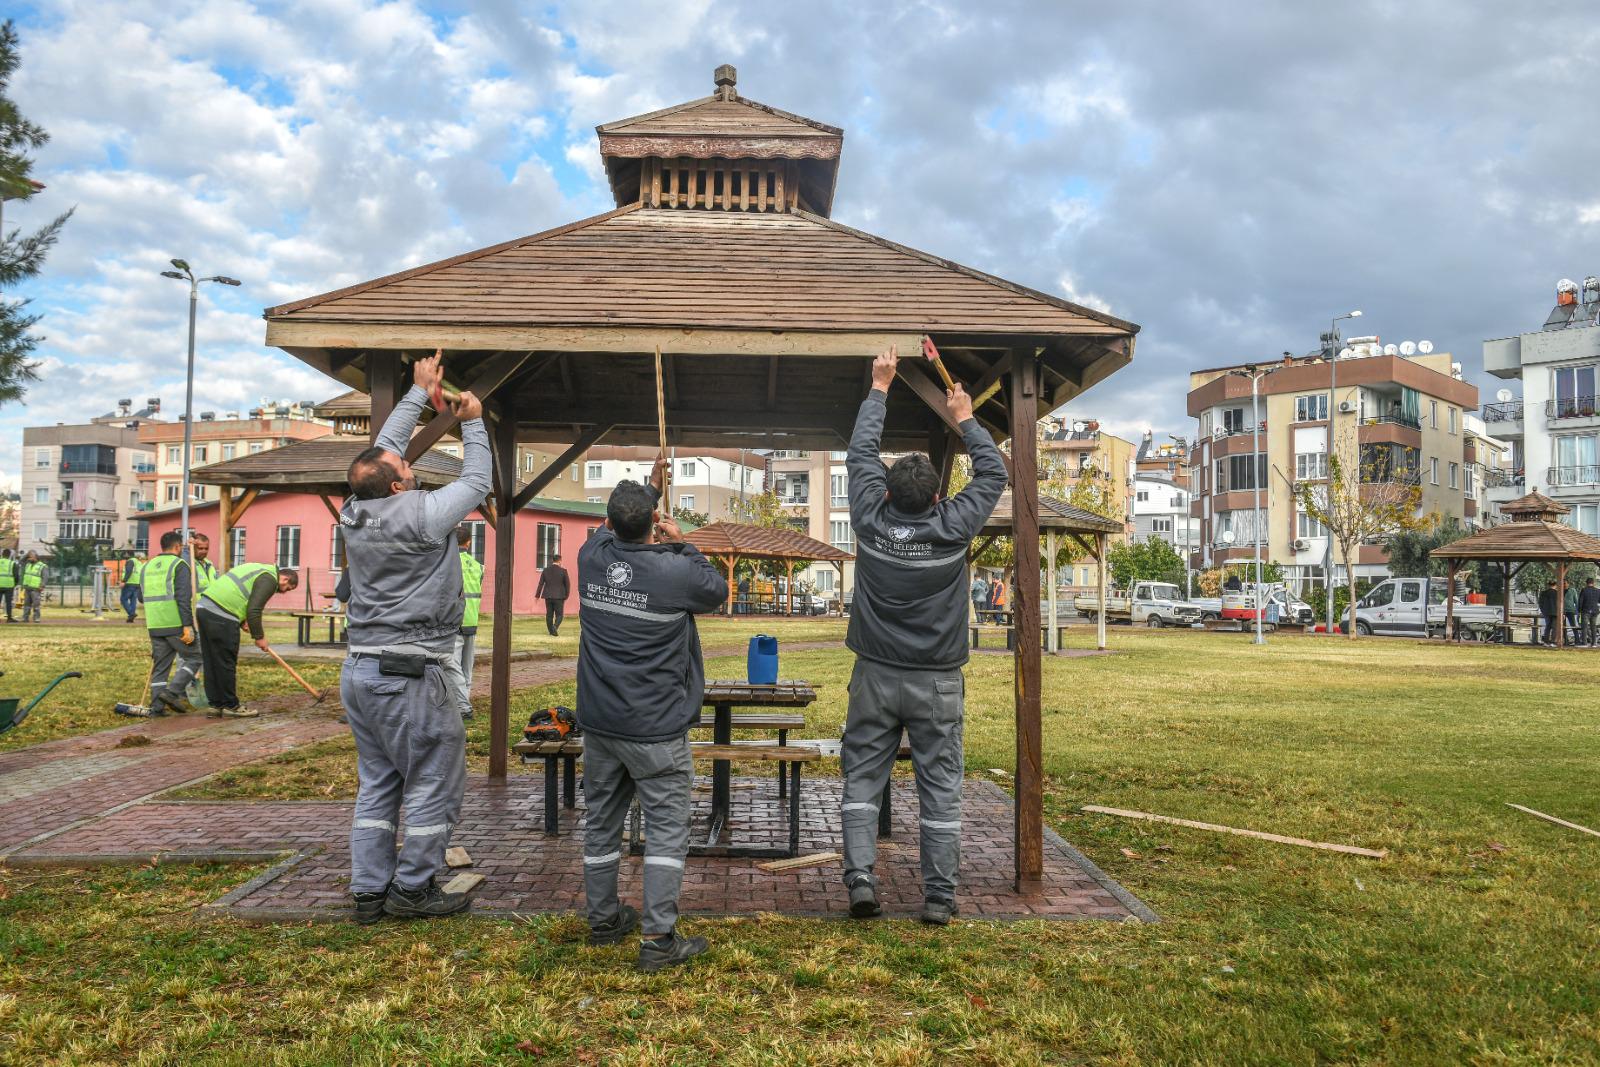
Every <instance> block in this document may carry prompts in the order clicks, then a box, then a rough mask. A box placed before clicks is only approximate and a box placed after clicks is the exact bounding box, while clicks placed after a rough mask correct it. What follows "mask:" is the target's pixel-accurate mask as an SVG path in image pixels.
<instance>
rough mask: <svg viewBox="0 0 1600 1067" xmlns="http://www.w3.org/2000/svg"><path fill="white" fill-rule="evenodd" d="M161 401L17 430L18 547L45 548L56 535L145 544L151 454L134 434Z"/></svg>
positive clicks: (110, 544)
mask: <svg viewBox="0 0 1600 1067" xmlns="http://www.w3.org/2000/svg"><path fill="white" fill-rule="evenodd" d="M160 410H161V401H160V400H159V399H157V398H152V399H151V400H149V401H147V402H146V404H145V406H144V407H143V408H139V409H137V410H135V409H134V407H133V402H132V401H130V400H124V401H122V402H120V403H119V404H118V405H117V410H115V411H110V412H107V413H106V414H104V415H102V416H100V417H99V418H97V419H95V420H93V421H92V422H88V423H82V424H72V425H68V424H65V423H58V424H56V425H55V426H29V427H25V428H24V429H23V431H22V503H21V507H20V509H19V511H20V514H19V528H18V531H17V542H18V547H19V548H20V549H21V550H22V551H23V552H33V551H37V552H40V553H48V552H49V551H50V550H51V548H50V546H51V544H53V543H54V542H56V541H92V542H94V543H95V544H97V545H100V546H101V547H102V548H103V549H106V550H121V549H133V550H136V551H144V550H145V549H146V548H147V547H148V532H147V524H146V522H145V521H144V520H142V519H141V518H140V517H139V516H140V515H141V514H142V513H143V512H146V511H148V510H150V507H151V498H150V497H149V495H148V491H147V488H146V486H145V483H144V480H143V479H144V477H145V472H146V471H149V470H154V467H155V464H154V458H155V457H154V454H153V453H152V452H151V451H150V448H149V446H148V445H145V444H144V443H142V442H141V440H140V434H141V433H142V432H143V430H144V429H145V428H146V427H148V426H159V425H162V423H160V422H159V421H157V420H158V418H159V414H160Z"/></svg>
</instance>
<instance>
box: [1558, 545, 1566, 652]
mask: <svg viewBox="0 0 1600 1067" xmlns="http://www.w3.org/2000/svg"><path fill="white" fill-rule="evenodd" d="M1566 606H1567V561H1566V560H1564V559H1562V560H1557V561H1556V647H1557V648H1561V647H1563V646H1564V645H1565V644H1566V636H1567V613H1566V610H1565V609H1566Z"/></svg>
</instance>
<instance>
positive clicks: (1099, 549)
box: [1094, 533, 1106, 652]
mask: <svg viewBox="0 0 1600 1067" xmlns="http://www.w3.org/2000/svg"><path fill="white" fill-rule="evenodd" d="M1094 559H1095V563H1097V564H1098V566H1097V567H1096V568H1095V571H1096V573H1097V574H1098V577H1097V578H1096V579H1095V587H1096V591H1097V595H1098V596H1099V598H1100V611H1099V612H1098V613H1097V614H1096V615H1095V647H1096V648H1098V649H1099V650H1100V651H1101V652H1104V651H1105V650H1106V535H1105V534H1104V533H1096V534H1095V535H1094Z"/></svg>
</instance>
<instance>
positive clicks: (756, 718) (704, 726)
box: [695, 711, 806, 800]
mask: <svg viewBox="0 0 1600 1067" xmlns="http://www.w3.org/2000/svg"><path fill="white" fill-rule="evenodd" d="M805 724H806V717H805V716H804V715H802V714H801V713H799V712H795V711H789V712H784V711H762V712H746V713H742V714H741V713H739V712H735V713H734V715H733V728H734V729H735V730H776V731H778V744H780V745H786V744H788V743H789V731H790V730H798V729H799V728H800V727H802V726H804V725H805ZM716 726H717V717H716V715H715V714H709V715H708V714H701V716H700V724H699V725H698V726H696V727H695V729H696V730H714V729H716ZM788 791H789V780H788V778H786V777H785V776H784V768H783V767H782V766H780V767H779V768H778V799H779V800H782V799H783V798H784V797H785V796H786V795H787V794H788Z"/></svg>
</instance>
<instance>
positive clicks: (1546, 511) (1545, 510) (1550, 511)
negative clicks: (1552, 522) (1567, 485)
mask: <svg viewBox="0 0 1600 1067" xmlns="http://www.w3.org/2000/svg"><path fill="white" fill-rule="evenodd" d="M1571 510H1572V509H1571V508H1570V507H1568V506H1567V505H1565V504H1563V503H1561V501H1559V500H1551V499H1550V498H1549V497H1547V496H1545V495H1544V494H1543V493H1541V492H1539V491H1538V490H1537V489H1535V490H1534V491H1533V492H1531V493H1529V494H1527V495H1526V496H1519V497H1517V499H1515V500H1512V501H1510V502H1508V503H1505V504H1501V505H1500V513H1501V514H1502V515H1513V516H1519V517H1522V516H1530V515H1531V516H1538V515H1552V516H1554V515H1565V514H1567V513H1568V512H1570V511H1571Z"/></svg>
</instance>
